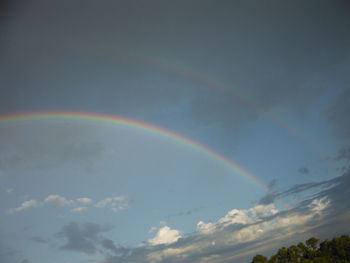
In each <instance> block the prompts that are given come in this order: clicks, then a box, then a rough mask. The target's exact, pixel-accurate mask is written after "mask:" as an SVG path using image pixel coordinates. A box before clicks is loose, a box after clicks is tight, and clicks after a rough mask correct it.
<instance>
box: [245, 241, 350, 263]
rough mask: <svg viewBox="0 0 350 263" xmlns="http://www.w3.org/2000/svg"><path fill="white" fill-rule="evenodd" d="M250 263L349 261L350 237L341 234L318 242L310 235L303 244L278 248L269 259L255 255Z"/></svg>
mask: <svg viewBox="0 0 350 263" xmlns="http://www.w3.org/2000/svg"><path fill="white" fill-rule="evenodd" d="M252 263H350V237H349V236H347V235H343V236H341V237H337V238H333V239H332V240H330V241H329V240H325V241H323V242H321V243H320V244H319V240H318V239H316V238H314V237H312V238H310V239H308V240H306V242H305V244H304V243H299V244H298V245H297V246H294V245H293V246H291V247H289V248H285V247H282V248H280V249H279V250H278V251H277V253H276V254H275V255H273V256H271V258H270V259H267V258H266V257H264V256H262V255H256V256H255V257H254V258H253V260H252Z"/></svg>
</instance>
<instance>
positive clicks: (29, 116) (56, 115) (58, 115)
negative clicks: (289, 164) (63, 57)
mask: <svg viewBox="0 0 350 263" xmlns="http://www.w3.org/2000/svg"><path fill="white" fill-rule="evenodd" d="M59 119H62V120H85V121H93V122H101V123H111V124H117V125H120V126H125V127H131V128H135V129H139V130H143V131H145V132H148V133H152V134H156V135H158V136H162V137H165V138H168V139H170V140H172V141H175V142H177V143H180V144H183V145H186V146H189V147H191V148H192V149H194V150H196V151H199V152H201V153H203V154H205V155H207V156H208V157H210V158H211V159H214V160H216V161H218V162H219V163H221V164H223V165H225V166H226V167H228V168H229V169H230V170H232V171H233V172H235V173H238V174H239V175H241V176H244V177H247V178H248V179H250V180H251V181H253V182H254V183H256V184H258V185H260V186H261V187H262V188H264V189H265V190H267V191H269V188H268V187H267V186H266V185H265V184H263V183H262V182H261V181H260V180H259V179H258V178H257V177H256V176H254V175H253V174H251V173H250V172H248V171H247V170H246V169H244V168H243V167H241V166H239V165H238V164H236V163H235V162H233V161H231V160H229V159H228V158H226V157H225V156H223V155H221V154H219V153H217V152H215V151H213V150H211V149H209V148H208V147H206V146H204V145H202V144H200V143H198V142H195V141H193V140H190V139H188V138H186V137H184V136H182V135H180V134H177V133H174V132H172V131H169V130H166V129H163V128H161V127H158V126H155V125H151V124H148V123H144V122H140V121H136V120H131V119H125V118H121V117H118V116H111V115H101V114H95V113H81V112H44V113H40V112H34V113H22V114H10V115H4V116H0V123H11V122H21V121H32V120H59Z"/></svg>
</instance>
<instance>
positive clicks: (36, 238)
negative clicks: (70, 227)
mask: <svg viewBox="0 0 350 263" xmlns="http://www.w3.org/2000/svg"><path fill="white" fill-rule="evenodd" d="M30 240H32V241H34V242H37V243H41V244H47V243H48V242H49V240H48V239H45V238H42V237H39V236H34V237H31V238H30Z"/></svg>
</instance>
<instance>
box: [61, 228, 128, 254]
mask: <svg viewBox="0 0 350 263" xmlns="http://www.w3.org/2000/svg"><path fill="white" fill-rule="evenodd" d="M111 229H112V228H111V227H108V226H102V225H99V224H95V223H77V222H71V223H69V224H67V225H64V226H63V227H62V228H61V230H60V231H59V232H58V233H57V234H56V237H57V238H59V239H63V240H64V242H65V243H64V244H63V245H62V246H61V247H60V248H61V249H62V250H70V251H75V252H79V253H85V254H100V255H103V256H104V257H106V258H109V257H112V256H118V257H124V256H125V255H127V254H128V253H129V249H127V248H124V247H122V246H119V245H117V244H115V243H114V242H113V241H112V240H111V239H109V238H107V237H105V236H104V235H103V233H106V232H108V231H110V230H111Z"/></svg>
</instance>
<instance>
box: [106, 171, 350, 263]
mask: <svg viewBox="0 0 350 263" xmlns="http://www.w3.org/2000/svg"><path fill="white" fill-rule="evenodd" d="M349 185H350V173H347V174H344V175H343V176H340V177H337V178H334V179H331V180H327V181H323V182H316V183H309V184H303V185H297V186H294V187H292V188H291V189H289V190H287V191H284V192H282V193H276V198H277V199H283V200H284V202H287V203H285V206H286V207H288V208H277V207H276V205H274V204H267V205H262V204H258V205H256V206H254V207H251V208H249V209H232V210H231V211H229V212H227V213H226V215H224V216H223V217H221V218H219V219H218V220H217V221H214V222H204V221H199V222H198V223H197V229H196V231H195V232H194V233H191V234H182V233H181V231H180V230H176V229H171V228H170V227H168V226H163V227H162V228H160V229H155V228H153V229H152V231H151V232H152V233H155V237H154V238H151V239H149V240H148V242H147V243H144V244H143V245H142V246H140V247H135V248H133V249H131V250H130V251H131V252H130V253H128V254H126V255H124V256H116V255H114V256H110V257H107V259H106V261H105V262H108V263H117V262H118V263H127V262H147V263H158V262H159V263H169V262H171V263H180V262H181V263H190V262H191V263H199V262H201V263H202V262H211V263H219V262H220V263H228V262H242V261H244V260H247V261H248V260H249V259H248V258H251V256H252V255H254V254H255V253H257V251H259V252H261V251H265V252H266V251H271V250H273V249H275V248H276V247H278V245H276V244H282V243H283V244H285V243H288V242H291V241H292V240H300V239H301V238H302V239H303V238H305V237H308V236H309V235H310V232H312V233H313V234H314V232H315V231H317V232H318V233H319V234H322V235H325V236H324V237H325V238H326V237H327V235H326V234H327V231H326V230H325V229H326V228H324V227H322V226H324V225H327V224H328V223H330V222H333V221H334V220H335V219H334V217H333V216H332V215H334V214H337V215H338V216H337V224H338V225H339V231H343V229H344V224H347V219H348V217H347V216H348V213H347V212H346V211H348V210H349V208H350V205H349V204H347V202H346V200H348V198H349V191H348V190H347V189H348V187H349ZM291 195H292V196H293V198H296V197H297V196H299V197H300V199H299V202H298V203H297V204H296V205H294V206H291V204H290V203H288V200H289V199H288V197H289V196H291ZM294 203H295V202H294ZM344 204H345V205H344ZM344 213H346V215H345V216H343V215H344ZM180 233H181V234H180Z"/></svg>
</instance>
